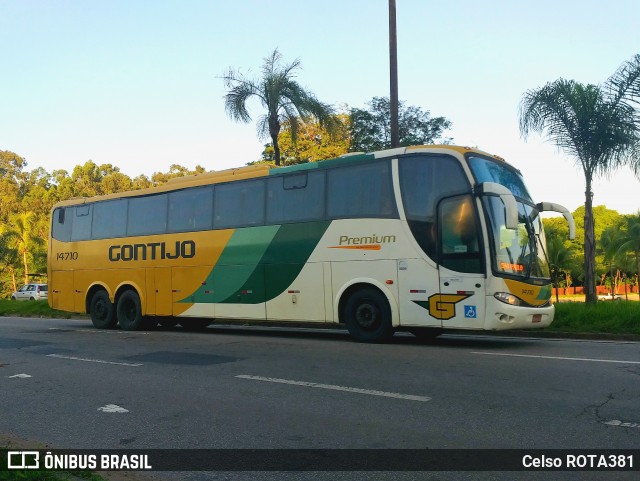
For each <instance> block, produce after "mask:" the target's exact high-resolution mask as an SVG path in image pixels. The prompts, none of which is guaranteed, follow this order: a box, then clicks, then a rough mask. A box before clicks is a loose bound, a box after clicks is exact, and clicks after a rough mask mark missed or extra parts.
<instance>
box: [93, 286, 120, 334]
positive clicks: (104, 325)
mask: <svg viewBox="0 0 640 481" xmlns="http://www.w3.org/2000/svg"><path fill="white" fill-rule="evenodd" d="M89 315H90V316H91V322H92V323H93V326H94V327H95V328H96V329H113V328H114V327H116V324H117V323H118V321H117V320H116V316H115V312H114V309H113V303H112V302H111V300H110V299H109V294H107V292H106V291H98V292H96V293H95V294H94V295H93V297H92V298H91V302H90V304H89Z"/></svg>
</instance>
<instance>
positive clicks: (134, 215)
mask: <svg viewBox="0 0 640 481" xmlns="http://www.w3.org/2000/svg"><path fill="white" fill-rule="evenodd" d="M166 230H167V194H160V195H150V196H146V197H134V198H132V199H129V216H128V221H127V234H128V235H145V234H161V233H163V232H165V231H166Z"/></svg>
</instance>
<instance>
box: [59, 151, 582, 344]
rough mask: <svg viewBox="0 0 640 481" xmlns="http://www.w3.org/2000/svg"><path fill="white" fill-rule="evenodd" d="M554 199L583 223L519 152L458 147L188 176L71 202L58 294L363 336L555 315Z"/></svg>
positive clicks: (100, 308) (508, 324)
mask: <svg viewBox="0 0 640 481" xmlns="http://www.w3.org/2000/svg"><path fill="white" fill-rule="evenodd" d="M544 211H555V212H559V213H561V214H563V215H564V217H565V218H566V219H567V222H568V223H569V235H570V237H573V236H574V235H575V234H574V232H575V227H574V223H573V218H572V216H571V214H570V213H569V211H568V210H567V209H565V208H564V207H562V206H560V205H558V204H554V203H549V202H541V203H537V204H536V203H534V201H533V200H532V198H531V196H530V195H529V192H528V190H527V188H526V187H525V184H524V181H523V178H522V175H521V174H520V172H519V171H518V170H517V169H516V168H514V167H513V166H511V165H509V164H508V163H507V162H506V161H505V160H504V159H502V158H500V157H497V156H494V155H490V154H487V153H485V152H482V151H480V150H477V149H472V148H468V147H457V146H451V145H429V146H411V147H401V148H396V149H390V150H383V151H379V152H373V153H353V154H347V155H344V156H341V157H338V158H336V159H331V160H324V161H319V162H312V163H304V164H298V165H291V166H285V167H274V166H271V165H253V166H247V167H241V168H237V169H229V170H224V171H220V172H210V173H204V174H200V175H195V176H189V177H181V178H176V179H172V180H171V181H169V182H168V183H166V184H164V185H161V186H156V187H152V188H149V189H145V190H136V191H130V192H125V193H117V194H110V195H103V196H98V197H92V198H80V199H73V200H68V201H64V202H60V203H58V204H56V205H55V206H54V207H53V209H52V212H51V236H50V242H49V257H48V277H49V286H50V288H49V292H50V294H49V304H50V305H51V307H52V308H54V309H59V310H63V311H69V312H75V313H88V314H89V316H90V317H91V321H92V323H93V325H94V326H95V327H96V328H98V329H113V328H116V327H117V326H119V327H120V328H121V329H123V330H138V329H147V328H152V327H155V326H157V324H158V323H160V324H161V325H163V326H175V325H177V324H178V323H179V324H180V325H181V326H182V327H183V328H185V329H202V328H204V327H206V326H208V325H209V324H210V323H211V322H212V321H213V320H214V319H217V320H220V319H221V320H225V319H229V320H230V319H233V320H238V319H240V320H253V321H261V322H263V323H268V322H269V321H273V322H279V323H283V322H288V321H291V322H297V323H305V324H307V323H325V324H326V323H328V324H342V325H346V328H347V329H348V331H349V333H350V334H351V336H352V337H353V338H354V339H355V340H357V341H361V342H382V341H385V340H388V339H389V338H390V337H391V336H392V335H393V333H394V332H395V331H396V330H405V331H409V332H411V333H413V334H414V335H415V336H417V337H422V338H431V337H435V336H437V335H439V334H440V333H441V332H443V331H445V330H448V329H464V330H477V331H497V330H505V329H528V328H542V327H546V326H548V325H549V324H550V323H551V322H552V320H553V315H554V307H553V304H552V303H551V291H552V289H551V277H550V268H549V259H548V254H547V251H546V244H545V238H544V230H543V227H542V221H541V218H540V217H541V216H540V213H541V212H544Z"/></svg>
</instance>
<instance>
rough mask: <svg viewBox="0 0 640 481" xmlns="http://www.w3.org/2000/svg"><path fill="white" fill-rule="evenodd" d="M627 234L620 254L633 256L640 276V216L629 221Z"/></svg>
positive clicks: (623, 238) (623, 239)
mask: <svg viewBox="0 0 640 481" xmlns="http://www.w3.org/2000/svg"><path fill="white" fill-rule="evenodd" d="M627 222H628V224H627V232H626V233H625V234H623V237H622V239H621V243H620V248H619V250H618V253H619V254H623V253H625V254H633V256H634V257H635V260H636V274H637V275H638V276H640V214H638V215H636V216H632V217H630V218H629V219H628V221H627Z"/></svg>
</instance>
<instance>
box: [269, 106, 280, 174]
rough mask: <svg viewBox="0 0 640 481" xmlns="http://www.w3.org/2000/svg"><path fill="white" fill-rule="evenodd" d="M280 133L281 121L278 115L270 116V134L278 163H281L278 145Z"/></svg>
mask: <svg viewBox="0 0 640 481" xmlns="http://www.w3.org/2000/svg"><path fill="white" fill-rule="evenodd" d="M279 134H280V122H278V116H277V115H270V116H269V135H271V142H273V153H274V155H275V160H276V165H280V146H279V145H278V135H279Z"/></svg>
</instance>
